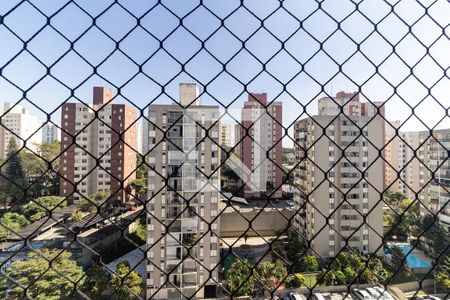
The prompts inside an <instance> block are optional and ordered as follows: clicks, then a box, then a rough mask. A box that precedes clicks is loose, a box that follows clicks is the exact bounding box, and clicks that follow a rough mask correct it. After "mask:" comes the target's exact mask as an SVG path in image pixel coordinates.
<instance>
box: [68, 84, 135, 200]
mask: <svg viewBox="0 0 450 300" xmlns="http://www.w3.org/2000/svg"><path fill="white" fill-rule="evenodd" d="M96 113H97V114H98V116H97V117H96ZM135 120H136V112H135V111H134V109H132V108H131V107H130V106H128V105H125V104H114V103H113V94H112V92H111V91H110V90H109V89H107V88H104V87H94V91H93V103H91V104H88V105H85V104H83V103H64V104H63V106H62V108H61V128H62V130H61V131H62V134H61V171H60V172H61V178H60V195H61V196H64V197H68V198H69V199H70V201H71V202H75V203H76V202H78V201H79V200H80V199H82V198H83V197H89V196H90V195H92V194H94V193H96V192H99V191H111V195H112V196H111V198H112V199H113V200H115V201H118V202H121V203H124V202H126V201H128V200H130V194H129V192H127V189H128V186H129V183H130V182H131V181H132V180H133V179H134V178H135V171H136V151H135V149H136V142H137V141H136V126H135V125H134V121H135ZM97 162H98V165H97ZM122 183H123V186H122Z"/></svg>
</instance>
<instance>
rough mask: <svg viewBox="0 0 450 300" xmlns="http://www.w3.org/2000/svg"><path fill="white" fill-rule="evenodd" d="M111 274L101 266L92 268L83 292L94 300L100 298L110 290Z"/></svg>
mask: <svg viewBox="0 0 450 300" xmlns="http://www.w3.org/2000/svg"><path fill="white" fill-rule="evenodd" d="M109 280H110V274H109V273H108V271H107V270H105V268H104V267H103V266H101V265H98V264H95V265H93V266H90V267H89V269H88V270H87V272H86V279H85V281H84V284H83V287H82V290H83V292H85V293H87V294H88V295H89V297H91V298H93V299H97V298H99V297H100V296H101V295H102V294H103V293H104V292H105V291H106V290H107V288H108V286H109Z"/></svg>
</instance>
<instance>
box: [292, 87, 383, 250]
mask: <svg viewBox="0 0 450 300" xmlns="http://www.w3.org/2000/svg"><path fill="white" fill-rule="evenodd" d="M339 106H342V108H343V110H344V112H345V113H344V114H341V113H340V111H341V108H340V107H339ZM377 106H380V104H379V103H374V105H372V104H371V103H369V102H361V101H360V100H359V95H358V94H356V93H343V92H341V93H338V94H337V96H336V97H335V98H322V99H320V100H319V115H317V116H313V117H310V118H306V119H303V120H300V121H297V122H296V123H295V127H294V137H295V156H296V160H297V161H298V162H299V165H298V167H297V168H296V169H295V177H294V180H295V183H296V186H297V187H298V189H296V190H295V194H294V206H295V209H299V210H300V213H299V214H297V215H296V217H295V220H294V223H295V226H296V227H297V228H298V230H299V231H300V233H301V236H302V237H303V238H305V239H307V240H309V241H311V247H312V249H313V250H314V251H315V252H316V253H318V254H319V255H321V256H324V257H328V256H334V255H336V254H337V253H339V252H340V251H341V249H342V248H345V247H346V243H347V240H348V247H351V248H353V249H355V250H357V251H360V252H361V253H372V252H380V249H378V247H379V246H380V245H381V244H382V238H381V237H382V235H383V212H382V207H383V205H382V202H381V200H382V191H383V189H384V179H383V174H384V161H383V160H382V158H381V157H379V149H382V147H383V145H384V133H383V131H384V121H383V118H381V117H380V115H377V116H375V114H376V113H377V112H378V108H377ZM383 110H384V109H383V108H382V107H381V108H380V114H381V115H383V114H384V111H383Z"/></svg>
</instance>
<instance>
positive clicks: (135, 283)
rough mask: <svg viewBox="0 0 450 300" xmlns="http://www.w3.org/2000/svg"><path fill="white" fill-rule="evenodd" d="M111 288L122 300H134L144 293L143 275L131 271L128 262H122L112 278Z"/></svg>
mask: <svg viewBox="0 0 450 300" xmlns="http://www.w3.org/2000/svg"><path fill="white" fill-rule="evenodd" d="M110 284H111V287H112V288H113V290H114V292H115V295H117V296H118V297H119V298H120V299H133V298H135V297H136V296H139V294H140V293H141V292H142V289H143V282H142V278H141V275H139V274H138V273H137V272H135V271H131V268H130V264H129V263H128V261H120V262H119V263H118V264H117V266H116V271H115V273H114V274H113V275H112V276H111V280H110Z"/></svg>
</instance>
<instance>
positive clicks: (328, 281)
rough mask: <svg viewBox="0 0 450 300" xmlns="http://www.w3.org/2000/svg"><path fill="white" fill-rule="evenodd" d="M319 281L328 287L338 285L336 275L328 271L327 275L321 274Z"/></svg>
mask: <svg viewBox="0 0 450 300" xmlns="http://www.w3.org/2000/svg"><path fill="white" fill-rule="evenodd" d="M317 278H319V281H321V282H323V283H324V284H325V285H326V286H330V285H335V284H336V275H334V273H333V272H331V271H327V272H326V273H321V274H319V276H317Z"/></svg>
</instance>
